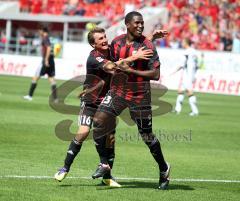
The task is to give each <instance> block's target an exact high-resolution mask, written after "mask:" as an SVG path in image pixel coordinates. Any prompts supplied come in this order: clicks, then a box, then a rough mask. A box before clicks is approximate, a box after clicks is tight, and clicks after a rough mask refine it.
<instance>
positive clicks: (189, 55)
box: [175, 39, 199, 116]
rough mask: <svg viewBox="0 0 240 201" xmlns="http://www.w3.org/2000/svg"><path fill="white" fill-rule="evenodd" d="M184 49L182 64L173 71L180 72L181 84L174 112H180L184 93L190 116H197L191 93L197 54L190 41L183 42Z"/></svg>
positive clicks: (193, 96) (196, 65) (194, 98)
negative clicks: (187, 101) (186, 97)
mask: <svg viewBox="0 0 240 201" xmlns="http://www.w3.org/2000/svg"><path fill="white" fill-rule="evenodd" d="M183 47H184V49H185V53H184V59H183V64H182V65H181V66H180V67H179V68H178V69H177V70H176V71H175V72H177V71H179V70H182V78H181V83H180V85H179V89H178V96H177V99H176V106H175V112H176V113H177V114H179V113H180V112H181V110H182V103H183V100H184V92H185V91H186V92H187V96H188V100H189V105H190V108H191V110H192V111H191V113H189V115H190V116H197V115H198V114H199V111H198V107H197V98H196V96H195V95H194V93H193V83H194V81H195V79H196V72H197V69H198V58H197V52H196V50H195V49H194V47H193V44H192V42H191V40H189V39H185V40H184V41H183Z"/></svg>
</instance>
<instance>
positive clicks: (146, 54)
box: [134, 47, 153, 60]
mask: <svg viewBox="0 0 240 201" xmlns="http://www.w3.org/2000/svg"><path fill="white" fill-rule="evenodd" d="M144 48H145V47H141V48H139V49H138V51H137V52H136V53H135V54H134V57H136V58H137V59H143V60H149V59H150V58H151V57H152V56H153V51H152V50H150V49H147V50H144Z"/></svg>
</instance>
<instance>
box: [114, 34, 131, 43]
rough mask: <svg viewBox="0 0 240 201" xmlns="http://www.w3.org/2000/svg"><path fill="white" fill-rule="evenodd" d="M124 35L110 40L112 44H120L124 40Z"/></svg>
mask: <svg viewBox="0 0 240 201" xmlns="http://www.w3.org/2000/svg"><path fill="white" fill-rule="evenodd" d="M126 36H127V35H126V34H121V35H119V36H116V37H115V38H114V39H113V40H112V43H117V42H120V41H122V40H124V39H125V38H126Z"/></svg>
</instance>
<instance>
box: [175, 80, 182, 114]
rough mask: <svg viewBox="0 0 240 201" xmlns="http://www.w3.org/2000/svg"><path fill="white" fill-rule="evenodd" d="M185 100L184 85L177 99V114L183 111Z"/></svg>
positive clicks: (179, 90)
mask: <svg viewBox="0 0 240 201" xmlns="http://www.w3.org/2000/svg"><path fill="white" fill-rule="evenodd" d="M183 100H184V85H183V83H182V84H181V85H180V87H179V89H178V95H177V99H176V106H175V112H176V113H177V114H179V113H180V112H181V111H182V104H183Z"/></svg>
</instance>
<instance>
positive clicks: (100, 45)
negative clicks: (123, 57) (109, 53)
mask: <svg viewBox="0 0 240 201" xmlns="http://www.w3.org/2000/svg"><path fill="white" fill-rule="evenodd" d="M93 37H94V41H95V43H94V44H93V47H94V48H95V49H97V50H107V49H108V40H107V36H106V33H104V32H103V33H95V34H94V35H93Z"/></svg>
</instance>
